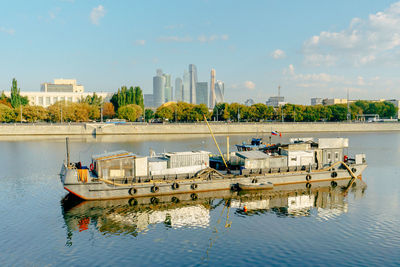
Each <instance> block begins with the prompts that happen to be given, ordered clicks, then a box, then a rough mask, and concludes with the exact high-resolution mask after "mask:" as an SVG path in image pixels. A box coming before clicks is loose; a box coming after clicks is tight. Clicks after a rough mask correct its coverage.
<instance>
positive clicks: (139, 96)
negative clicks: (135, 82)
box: [134, 86, 144, 109]
mask: <svg viewBox="0 0 400 267" xmlns="http://www.w3.org/2000/svg"><path fill="white" fill-rule="evenodd" d="M134 104H136V105H138V106H140V107H142V109H144V99H143V92H142V89H140V87H139V86H136V87H135V103H134Z"/></svg>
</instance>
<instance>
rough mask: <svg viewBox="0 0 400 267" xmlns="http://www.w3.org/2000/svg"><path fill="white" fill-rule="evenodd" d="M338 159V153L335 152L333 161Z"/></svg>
mask: <svg viewBox="0 0 400 267" xmlns="http://www.w3.org/2000/svg"><path fill="white" fill-rule="evenodd" d="M338 159H339V153H338V152H335V160H338Z"/></svg>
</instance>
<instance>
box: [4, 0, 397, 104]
mask: <svg viewBox="0 0 400 267" xmlns="http://www.w3.org/2000/svg"><path fill="white" fill-rule="evenodd" d="M191 63H192V64H195V65H196V66H197V69H198V76H199V80H200V81H208V82H209V73H210V70H211V68H215V69H216V74H217V75H216V76H217V79H220V80H223V81H224V82H225V86H226V95H225V98H226V100H227V101H239V102H244V100H246V99H247V98H253V99H254V100H256V101H257V102H263V101H265V100H266V99H267V98H268V97H269V96H271V95H276V94H277V87H278V85H281V87H282V89H281V90H282V94H283V95H284V96H286V98H287V100H288V101H289V102H292V103H299V104H308V103H309V99H310V98H311V97H338V98H345V97H346V91H347V89H349V90H350V97H351V98H355V99H377V98H386V99H389V98H397V99H398V98H400V86H399V79H400V78H399V75H398V73H399V64H400V2H396V1H387V0H379V1H376V0H359V1H352V0H346V1H344V0H343V1H341V0H336V1H316V0H307V1H295V0H292V1H277V0H274V1H267V0H253V1H233V0H231V1H228V0H214V1H211V0H209V1H205V0H203V1H195V0H191V1H183V0H182V1H174V0H170V1H155V0H148V1H94V0H93V1H92V0H86V1H83V0H48V1H18V0H15V1H2V4H1V9H0V90H9V88H10V86H11V80H12V78H13V77H16V78H17V80H18V82H19V86H20V88H21V90H22V91H38V90H39V88H40V83H42V82H46V81H52V80H53V79H54V78H76V79H77V80H78V82H79V83H81V84H83V85H84V86H85V88H86V91H110V92H113V91H116V90H117V89H118V87H120V86H121V85H128V86H129V85H139V86H141V87H142V88H143V90H144V92H145V93H151V92H152V76H154V74H155V70H156V69H157V68H161V69H163V71H164V72H166V73H170V74H171V75H172V77H173V79H175V78H176V77H178V76H182V74H183V71H184V70H185V69H187V68H188V65H189V64H191Z"/></svg>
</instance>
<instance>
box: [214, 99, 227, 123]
mask: <svg viewBox="0 0 400 267" xmlns="http://www.w3.org/2000/svg"><path fill="white" fill-rule="evenodd" d="M229 117H230V114H229V104H228V103H217V104H216V105H215V107H214V109H213V114H212V119H213V120H218V121H223V120H227V119H229Z"/></svg>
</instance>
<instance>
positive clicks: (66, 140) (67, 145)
mask: <svg viewBox="0 0 400 267" xmlns="http://www.w3.org/2000/svg"><path fill="white" fill-rule="evenodd" d="M65 145H66V147H67V166H68V167H69V137H66V138H65Z"/></svg>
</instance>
